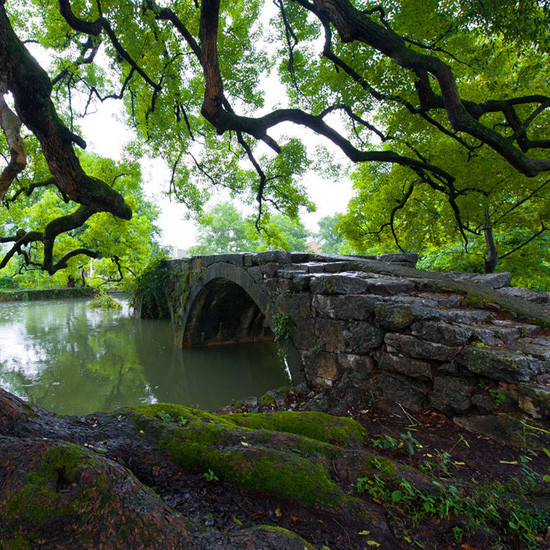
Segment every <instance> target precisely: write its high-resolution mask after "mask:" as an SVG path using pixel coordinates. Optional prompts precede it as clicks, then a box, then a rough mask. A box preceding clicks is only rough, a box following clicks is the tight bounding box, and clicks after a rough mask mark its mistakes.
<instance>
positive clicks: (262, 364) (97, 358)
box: [0, 300, 289, 415]
mask: <svg viewBox="0 0 550 550" xmlns="http://www.w3.org/2000/svg"><path fill="white" fill-rule="evenodd" d="M87 302H88V301H87V300H52V301H39V302H9V303H3V304H0V387H2V388H3V389H5V390H6V391H9V392H11V393H14V394H15V395H18V396H19V397H22V398H23V399H25V400H28V401H30V402H32V403H34V404H36V405H40V406H41V407H45V408H46V409H49V410H51V411H53V412H56V413H58V414H71V415H80V414H88V413H92V412H99V411H110V410H113V409H116V408H117V407H121V406H133V405H140V404H146V403H158V402H161V403H179V404H182V405H189V406H198V407H200V408H203V409H207V410H213V409H216V408H219V407H222V406H224V405H226V404H228V403H229V402H230V401H231V400H232V399H242V398H243V397H247V396H250V395H261V394H263V393H265V392H266V391H267V390H269V389H272V388H277V387H280V386H283V385H286V384H288V383H289V377H288V375H287V373H286V372H285V369H284V368H283V367H282V366H281V364H280V361H279V359H278V357H277V351H276V347H275V344H273V343H271V342H267V343H261V344H242V345H237V346H224V347H210V348H201V349H192V350H182V349H181V348H179V347H177V346H175V345H174V343H173V334H172V328H171V326H170V323H169V322H168V321H151V320H142V319H135V318H134V317H132V314H131V310H130V309H129V308H128V306H127V305H124V307H123V309H122V310H120V311H104V310H97V309H93V310H91V309H89V308H88V307H87Z"/></svg>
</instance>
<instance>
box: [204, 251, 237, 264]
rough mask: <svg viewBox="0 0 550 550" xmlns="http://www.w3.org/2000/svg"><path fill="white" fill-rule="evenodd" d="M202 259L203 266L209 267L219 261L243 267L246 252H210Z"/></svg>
mask: <svg viewBox="0 0 550 550" xmlns="http://www.w3.org/2000/svg"><path fill="white" fill-rule="evenodd" d="M201 261H202V265H203V267H208V266H210V265H212V264H215V263H218V262H222V263H226V264H232V265H234V266H235V267H243V265H244V254H209V255H208V256H201Z"/></svg>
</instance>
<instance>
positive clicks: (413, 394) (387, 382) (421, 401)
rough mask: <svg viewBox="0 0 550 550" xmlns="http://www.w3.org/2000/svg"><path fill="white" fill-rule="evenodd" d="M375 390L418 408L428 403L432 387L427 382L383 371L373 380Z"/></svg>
mask: <svg viewBox="0 0 550 550" xmlns="http://www.w3.org/2000/svg"><path fill="white" fill-rule="evenodd" d="M373 390H374V392H375V393H376V394H377V395H379V396H380V397H383V398H384V399H387V400H390V401H395V402H396V403H399V404H400V405H403V406H404V407H407V408H409V409H413V410H417V409H423V408H425V407H426V406H427V405H428V393H429V391H430V387H429V386H428V385H426V384H421V383H412V382H411V380H410V379H407V378H405V377H404V376H399V375H397V374H395V375H393V374H386V373H381V374H379V375H378V376H377V377H376V379H375V380H374V382H373Z"/></svg>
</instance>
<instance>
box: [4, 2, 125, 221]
mask: <svg viewBox="0 0 550 550" xmlns="http://www.w3.org/2000/svg"><path fill="white" fill-rule="evenodd" d="M0 81H2V82H4V83H5V85H6V87H7V89H9V90H10V91H11V92H12V94H13V97H14V101H15V110H16V111H17V114H18V115H19V118H20V119H21V121H22V122H23V124H25V126H27V128H29V129H30V130H31V131H32V132H33V133H34V135H35V136H36V137H37V138H38V140H39V142H40V145H41V148H42V152H43V153H44V157H45V159H46V162H47V163H48V167H49V169H50V171H51V173H52V175H53V176H54V178H55V180H56V185H57V186H58V188H59V190H60V191H61V192H62V193H63V194H65V195H67V196H68V197H70V198H71V199H72V200H74V201H75V202H78V203H80V204H85V205H88V206H89V207H90V208H92V209H94V210H95V211H96V212H99V211H106V212H111V213H113V214H114V215H116V216H119V217H120V218H123V219H130V218H131V216H132V211H131V209H130V208H129V207H128V205H127V204H126V203H125V202H124V199H123V198H122V197H121V196H120V195H119V194H118V193H116V192H115V191H113V190H112V189H111V188H110V187H109V186H108V185H107V184H106V183H105V182H103V181H101V180H99V179H97V178H93V177H91V176H88V175H87V174H86V173H85V172H84V170H83V169H82V166H81V165H80V162H79V160H78V158H77V156H76V154H75V152H74V150H73V145H72V144H73V142H79V141H80V143H81V144H82V143H83V142H82V140H79V139H77V137H76V136H75V135H74V134H72V132H70V131H69V130H68V129H67V128H66V126H65V125H64V124H63V122H62V121H61V119H60V118H59V116H58V115H57V113H56V111H55V108H54V106H53V104H52V101H51V99H50V94H51V91H52V84H51V81H50V79H49V78H48V75H47V74H46V73H45V71H44V70H43V69H42V67H40V65H39V64H38V63H37V62H36V60H35V59H34V58H33V57H32V56H31V55H30V53H29V52H28V51H27V49H26V48H25V46H24V45H23V44H22V43H21V41H20V40H19V38H18V37H17V36H16V35H15V33H14V32H13V29H12V27H11V25H10V22H9V20H8V17H7V15H6V10H5V7H4V5H3V4H0Z"/></svg>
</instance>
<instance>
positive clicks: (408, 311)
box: [374, 302, 440, 330]
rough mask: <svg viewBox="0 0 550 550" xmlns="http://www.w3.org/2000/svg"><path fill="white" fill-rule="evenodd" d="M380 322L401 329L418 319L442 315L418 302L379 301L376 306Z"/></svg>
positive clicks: (385, 326) (381, 324)
mask: <svg viewBox="0 0 550 550" xmlns="http://www.w3.org/2000/svg"><path fill="white" fill-rule="evenodd" d="M374 313H375V317H376V320H377V321H378V324H379V325H380V326H381V327H383V328H387V329H389V330H401V329H403V328H406V327H408V326H410V325H411V324H412V323H413V322H414V321H416V320H417V319H435V318H438V317H439V316H440V314H439V311H438V310H437V309H435V308H430V307H424V306H420V305H416V304H396V303H391V302H379V303H377V304H375V306H374Z"/></svg>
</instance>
